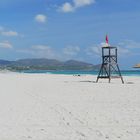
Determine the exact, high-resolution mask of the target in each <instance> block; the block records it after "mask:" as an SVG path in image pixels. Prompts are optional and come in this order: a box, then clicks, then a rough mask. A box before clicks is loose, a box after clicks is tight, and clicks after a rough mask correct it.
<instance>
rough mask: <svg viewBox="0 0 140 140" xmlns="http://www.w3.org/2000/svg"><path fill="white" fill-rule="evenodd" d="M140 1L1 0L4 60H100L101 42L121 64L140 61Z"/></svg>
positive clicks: (0, 38)
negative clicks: (115, 53) (115, 52)
mask: <svg viewBox="0 0 140 140" xmlns="http://www.w3.org/2000/svg"><path fill="white" fill-rule="evenodd" d="M139 7H140V1H139V0H20V1H19V0H1V1H0V17H1V19H0V59H7V60H16V59H23V58H54V59H59V60H63V61H65V60H68V59H76V60H81V61H86V62H89V63H93V64H98V63H101V51H100V49H101V46H102V44H103V43H104V42H105V36H106V34H108V36H109V43H110V44H111V45H113V46H117V47H118V52H119V64H120V66H121V68H122V69H131V67H132V66H133V65H135V64H136V63H140V37H139V36H140V35H139V34H140V27H139V26H140V8H139Z"/></svg>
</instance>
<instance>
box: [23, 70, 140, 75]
mask: <svg viewBox="0 0 140 140" xmlns="http://www.w3.org/2000/svg"><path fill="white" fill-rule="evenodd" d="M22 73H32V74H35V73H42V74H44V73H47V74H65V75H98V73H99V71H70V70H69V71H68V70H67V71H49V70H25V71H22ZM121 74H122V75H124V76H140V70H124V71H121Z"/></svg>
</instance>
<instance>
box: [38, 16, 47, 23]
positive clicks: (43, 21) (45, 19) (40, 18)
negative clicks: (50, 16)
mask: <svg viewBox="0 0 140 140" xmlns="http://www.w3.org/2000/svg"><path fill="white" fill-rule="evenodd" d="M35 20H36V21H37V22H39V23H45V22H46V21H47V16H45V15H43V14H38V15H36V16H35Z"/></svg>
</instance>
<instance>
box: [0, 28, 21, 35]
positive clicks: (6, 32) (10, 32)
mask: <svg viewBox="0 0 140 140" xmlns="http://www.w3.org/2000/svg"><path fill="white" fill-rule="evenodd" d="M0 35H2V36H9V37H12V36H19V33H18V32H16V31H12V30H9V31H8V30H6V29H5V28H4V27H3V26H0Z"/></svg>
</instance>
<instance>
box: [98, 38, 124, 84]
mask: <svg viewBox="0 0 140 140" xmlns="http://www.w3.org/2000/svg"><path fill="white" fill-rule="evenodd" d="M107 43H108V40H107ZM117 61H118V60H117V47H112V46H109V45H108V46H106V47H102V65H101V68H100V71H99V74H98V77H97V80H96V82H98V80H99V79H100V78H101V79H103V78H106V79H109V83H110V81H111V79H112V78H120V79H121V81H122V83H124V81H123V77H122V75H121V72H120V69H119V66H118V63H117Z"/></svg>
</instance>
